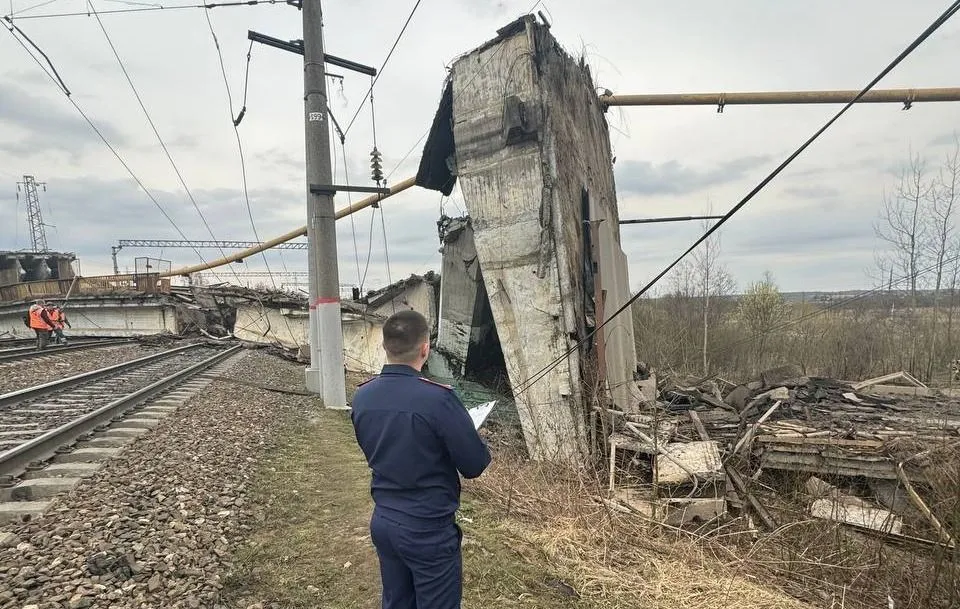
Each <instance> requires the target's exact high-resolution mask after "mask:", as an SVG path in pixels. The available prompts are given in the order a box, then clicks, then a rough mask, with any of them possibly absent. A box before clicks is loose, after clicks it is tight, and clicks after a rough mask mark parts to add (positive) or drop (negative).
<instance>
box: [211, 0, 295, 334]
mask: <svg viewBox="0 0 960 609" xmlns="http://www.w3.org/2000/svg"><path fill="white" fill-rule="evenodd" d="M203 14H204V17H206V21H207V27H208V28H209V29H210V36H211V38H213V46H214V48H215V49H216V51H217V59H218V62H219V64H220V73H221V75H222V76H223V87H224V90H225V91H226V93H227V109H228V111H229V112H230V118H231V120H230V125H231V126H232V128H233V134H234V137H235V138H236V142H237V154H238V157H239V159H240V178H241V184H242V185H243V200H244V203H245V207H246V209H247V217H248V218H249V220H250V227H251V229H252V230H253V237H254V239H255V240H256V241H257V242H258V243H259V242H260V232H259V231H258V230H257V223H256V221H255V220H254V217H253V206H252V205H251V204H250V189H249V187H248V184H247V163H246V160H245V158H244V154H243V139H242V138H241V137H240V129H239V124H240V121H239V120H237V119H234V112H233V94H232V93H231V92H230V80H229V79H228V78H227V68H226V65H225V64H224V61H223V51H222V49H221V48H220V40H219V39H218V38H217V33H216V31H215V30H214V28H213V21H212V20H211V19H210V11H209V10H208V9H205V10H204V11H203ZM251 47H252V43H251ZM249 61H250V51H249V50H248V51H247V69H246V71H247V75H249V71H250V63H249ZM244 89H246V86H245V87H244ZM244 97H246V92H244ZM244 108H246V99H244ZM260 255H261V257H262V259H263V265H264V267H265V268H266V269H267V274H268V276H269V278H270V283H271V285H273V289H274V290H279V289H280V288H279V287H278V286H277V280H276V278H275V277H274V276H273V271H272V270H271V269H270V262H269V261H268V260H267V253H266V252H265V251H261V252H260ZM281 256H282V255H281ZM281 263H282V264H283V267H284V271H286V263H285V262H284V261H283V258H282V257H281ZM231 268H232V267H231ZM237 278H238V281H239V276H238V277H237ZM263 308H264V307H263V303H262V302H260V309H261V314H262V311H263ZM281 317H282V318H283V323H284V325H285V326H286V328H287V332H288V333H289V334H290V336H291V337H292V338H293V340H294V342H296V343H297V346H298V347H299V346H300V341H299V340H297V335H296V334H295V333H294V332H293V329H292V328H291V327H290V320H288V319H287V316H286V315H283V316H281ZM277 342H279V339H278V341H277Z"/></svg>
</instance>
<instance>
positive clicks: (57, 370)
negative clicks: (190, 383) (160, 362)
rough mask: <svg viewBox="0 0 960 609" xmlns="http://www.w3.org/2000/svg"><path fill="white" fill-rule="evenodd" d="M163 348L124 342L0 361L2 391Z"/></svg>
mask: <svg viewBox="0 0 960 609" xmlns="http://www.w3.org/2000/svg"><path fill="white" fill-rule="evenodd" d="M162 350H163V349H162V348H160V347H152V346H150V347H148V346H141V345H124V346H121V347H104V348H103V349H91V350H89V351H75V352H73V353H63V354H61V355H51V356H49V357H41V358H35V359H27V360H24V361H22V362H16V363H13V362H11V363H4V364H0V393H8V392H10V391H16V390H18V389H25V388H27V387H32V386H34V385H39V384H41V383H49V382H51V381H56V380H60V379H63V378H66V377H68V376H74V375H77V374H82V373H84V372H90V371H91V370H96V369H97V368H103V367H105V366H112V365H113V364H119V363H121V362H127V361H130V360H132V359H137V358H138V357H145V356H147V355H150V354H152V353H157V352H158V351H162Z"/></svg>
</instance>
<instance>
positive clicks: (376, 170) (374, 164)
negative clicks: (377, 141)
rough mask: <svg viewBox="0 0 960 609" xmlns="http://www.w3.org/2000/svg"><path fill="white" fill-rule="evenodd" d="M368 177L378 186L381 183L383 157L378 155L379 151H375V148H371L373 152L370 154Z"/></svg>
mask: <svg viewBox="0 0 960 609" xmlns="http://www.w3.org/2000/svg"><path fill="white" fill-rule="evenodd" d="M370 170H371V171H370V177H371V178H373V181H374V182H376V183H377V184H379V183H380V182H382V181H383V156H382V155H381V154H380V151H379V150H377V147H376V146H374V147H373V152H371V153H370Z"/></svg>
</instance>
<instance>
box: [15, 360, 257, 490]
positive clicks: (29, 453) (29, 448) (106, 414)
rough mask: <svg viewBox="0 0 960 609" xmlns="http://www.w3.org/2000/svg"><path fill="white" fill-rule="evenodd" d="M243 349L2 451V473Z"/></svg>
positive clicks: (39, 458)
mask: <svg viewBox="0 0 960 609" xmlns="http://www.w3.org/2000/svg"><path fill="white" fill-rule="evenodd" d="M241 349H243V347H242V346H240V345H237V346H236V347H231V348H229V349H225V350H223V351H221V352H220V353H217V354H216V355H214V356H212V357H209V358H207V359H205V360H203V361H201V362H198V363H196V364H194V365H192V366H190V367H189V368H185V369H183V370H179V371H177V372H175V373H174V374H171V375H170V376H168V377H166V378H163V379H161V380H159V381H157V382H155V383H153V384H151V385H148V386H146V387H144V388H143V389H140V390H139V391H135V392H134V393H131V394H129V395H126V396H124V397H122V398H118V399H116V400H114V401H113V402H110V403H109V404H107V405H105V406H103V407H101V408H99V409H97V410H95V411H93V412H89V413H87V414H85V415H83V416H82V417H79V418H77V419H74V420H73V421H71V422H69V423H66V424H64V425H61V426H60V427H58V428H56V429H53V430H50V431H48V432H46V433H45V434H43V435H42V436H39V437H37V438H34V439H33V440H30V441H29V442H24V443H23V444H21V445H19V446H17V447H16V448H12V449H10V450H8V451H6V452H4V453H0V476H4V475H6V476H17V475H19V474H22V473H23V472H24V471H25V470H26V469H27V468H28V466H30V465H31V464H34V463H39V462H43V461H46V460H48V459H51V458H53V457H54V456H56V454H57V453H58V449H60V448H61V447H62V446H65V445H69V444H71V443H73V442H75V441H76V440H77V438H79V437H81V436H83V435H85V434H88V433H90V432H93V431H94V430H96V429H97V428H98V427H100V426H102V425H106V424H108V423H110V422H111V421H113V420H114V419H115V418H116V417H118V416H120V415H122V414H124V413H126V412H127V411H129V410H131V409H133V408H135V407H137V406H139V405H140V404H141V403H143V402H145V401H147V400H150V399H152V398H154V397H156V396H158V395H160V394H162V393H164V392H165V391H167V390H168V389H170V388H172V387H174V386H176V385H179V384H180V383H182V382H183V381H185V380H187V379H188V378H190V377H192V376H194V375H196V374H198V373H200V372H202V371H204V370H206V369H207V368H210V367H211V366H214V365H216V364H218V363H220V362H221V361H223V360H225V359H227V358H228V357H231V356H233V355H234V354H236V353H237V352H238V351H239V350H241ZM167 353H168V354H169V353H170V352H169V351H168V352H167Z"/></svg>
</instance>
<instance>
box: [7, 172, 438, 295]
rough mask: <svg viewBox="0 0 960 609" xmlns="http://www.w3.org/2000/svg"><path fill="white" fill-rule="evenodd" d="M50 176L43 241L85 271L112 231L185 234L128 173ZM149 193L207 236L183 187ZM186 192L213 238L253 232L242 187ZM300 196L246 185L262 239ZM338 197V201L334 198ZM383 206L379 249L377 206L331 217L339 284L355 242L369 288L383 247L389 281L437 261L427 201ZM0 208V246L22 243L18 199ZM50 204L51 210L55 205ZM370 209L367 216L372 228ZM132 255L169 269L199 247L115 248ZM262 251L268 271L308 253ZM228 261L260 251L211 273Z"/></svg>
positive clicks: (128, 261) (378, 274)
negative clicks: (71, 255)
mask: <svg viewBox="0 0 960 609" xmlns="http://www.w3.org/2000/svg"><path fill="white" fill-rule="evenodd" d="M48 182H49V185H48V190H47V192H45V193H41V203H42V207H43V211H44V214H45V215H47V216H48V217H45V220H46V221H47V222H49V223H51V224H53V225H56V229H54V228H49V229H48V231H47V233H48V240H49V242H50V245H51V247H53V248H55V249H64V250H68V251H72V252H75V253H76V254H77V255H78V257H79V258H80V260H81V263H82V268H83V269H84V270H85V272H86V274H88V275H89V274H96V273H97V272H108V269H109V268H110V264H111V262H110V246H112V245H115V244H116V242H117V240H119V239H175V240H179V239H182V237H181V235H180V234H179V233H178V232H177V230H176V229H175V228H174V227H173V226H171V224H170V223H169V222H168V221H167V220H166V219H165V218H164V217H163V215H162V214H161V212H160V211H159V210H158V209H157V208H156V206H154V204H153V203H152V202H151V201H150V199H149V198H148V197H147V196H146V195H145V194H144V193H143V192H142V191H140V189H139V188H138V187H137V185H136V183H134V182H133V181H131V180H99V179H94V178H82V179H69V180H66V179H64V180H56V179H54V180H48ZM151 193H152V194H153V195H154V196H155V197H156V198H157V200H158V202H159V203H160V204H161V205H162V206H163V208H164V209H165V210H166V211H167V213H168V214H170V216H171V217H172V218H173V219H174V221H175V222H176V223H177V225H178V226H179V227H180V228H181V230H183V232H184V234H185V235H186V237H187V238H188V239H197V240H208V239H210V234H209V233H208V232H207V230H206V229H205V227H204V226H203V223H202V222H201V221H200V218H199V216H198V214H197V212H196V210H194V208H193V205H192V204H191V203H190V201H189V199H188V198H187V197H186V195H185V194H184V193H183V192H182V191H175V190H172V189H171V190H164V189H152V190H151ZM193 195H194V198H195V199H196V201H197V203H198V205H199V206H200V208H201V210H203V213H204V216H205V217H206V219H207V221H208V222H209V224H210V226H211V228H212V230H213V232H214V234H215V235H216V237H217V238H218V239H223V240H228V239H229V240H249V241H252V240H254V235H253V230H252V228H251V226H250V220H249V217H248V215H247V209H246V203H245V200H244V197H243V192H242V190H240V189H231V188H218V189H196V190H194V191H193ZM407 196H410V195H407ZM302 199H303V193H302V192H300V191H299V190H298V191H293V190H288V189H283V188H263V189H253V190H251V191H250V204H251V209H252V212H253V215H254V218H255V221H256V225H257V231H258V233H259V237H260V238H261V239H264V240H265V239H269V238H272V237H275V236H277V235H279V234H281V233H286V232H289V231H291V230H293V229H296V228H298V227H300V226H303V225H304V224H305V222H306V218H305V216H306V213H305V211H304V207H303V200H302ZM344 203H345V202H339V201H338V206H342V205H343V204H344ZM383 205H384V207H385V208H387V209H385V214H386V216H385V219H386V229H387V245H388V248H387V251H386V252H385V250H384V245H383V227H382V225H381V221H380V218H379V213H380V212H379V211H377V212H376V215H373V214H374V210H373V209H372V208H371V209H369V210H364V211H361V212H359V213H357V214H355V216H354V217H353V220H354V222H353V223H351V222H350V221H348V220H343V221H340V222H338V223H337V238H338V249H339V256H338V257H339V266H340V274H341V277H342V278H343V281H344V282H345V283H352V282H355V281H356V280H357V274H358V273H357V263H356V256H355V254H354V251H355V249H354V248H355V247H356V252H357V253H358V254H359V258H360V266H361V273H362V271H363V268H364V267H365V266H366V261H367V255H368V252H370V254H369V257H370V264H369V269H368V271H367V282H366V284H367V285H368V286H372V287H378V286H379V285H381V284H383V283H386V281H387V271H386V269H387V265H386V254H389V258H390V270H391V275H392V278H393V279H394V280H396V279H399V278H400V277H404V276H407V275H409V274H410V273H413V272H424V271H426V270H428V268H427V266H428V267H429V268H433V269H434V270H439V264H432V265H431V264H428V263H430V262H431V261H436V260H437V259H438V258H439V255H438V254H437V249H438V248H439V242H438V240H437V236H436V219H437V214H438V210H437V208H436V207H435V206H434V205H433V204H432V202H431V199H430V198H426V197H420V198H413V200H411V199H405V200H402V201H401V200H400V199H399V198H398V199H397V200H391V201H388V202H385V203H384V204H383ZM0 209H3V210H11V211H10V213H9V214H8V213H6V212H5V213H4V214H3V216H0V249H5V248H14V247H17V246H20V247H22V246H24V245H25V236H26V234H27V228H26V220H25V218H24V217H23V212H22V206H21V209H20V214H19V217H18V218H17V219H16V221H14V219H13V212H12V210H13V209H15V202H14V200H13V195H12V193H7V192H2V191H0ZM48 210H52V213H50V212H49V211H48ZM371 217H372V218H373V219H374V222H373V223H372V228H371ZM15 236H16V239H15ZM354 244H355V245H354ZM227 253H230V252H229V251H228V252H227ZM201 254H202V255H203V257H204V259H205V260H207V261H209V260H212V259H214V258H217V257H219V256H220V252H219V251H217V250H216V249H204V250H201ZM137 256H151V257H162V258H163V259H165V260H170V261H171V262H172V264H173V266H174V268H176V267H178V266H181V265H185V264H195V263H197V262H199V260H198V258H197V254H196V252H194V251H193V250H191V249H189V248H178V249H166V250H163V251H160V250H155V249H133V248H129V249H125V250H123V251H122V252H121V254H120V265H121V268H122V269H123V268H127V267H132V265H133V259H134V258H135V257H137ZM267 258H268V260H269V266H270V268H271V270H273V271H274V272H280V271H282V270H283V269H284V268H285V267H286V268H287V269H289V270H299V271H302V270H306V266H307V261H306V255H305V252H302V251H289V250H288V251H283V252H282V253H281V252H280V251H270V252H267ZM425 265H427V266H425ZM231 268H233V269H235V270H244V269H249V270H262V269H263V268H264V263H263V258H262V257H261V256H259V255H257V256H255V257H251V258H250V259H247V260H244V264H243V265H231V267H224V268H222V269H218V270H217V273H218V274H219V275H220V276H221V277H223V278H229V277H230V274H231V270H230V269H231Z"/></svg>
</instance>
